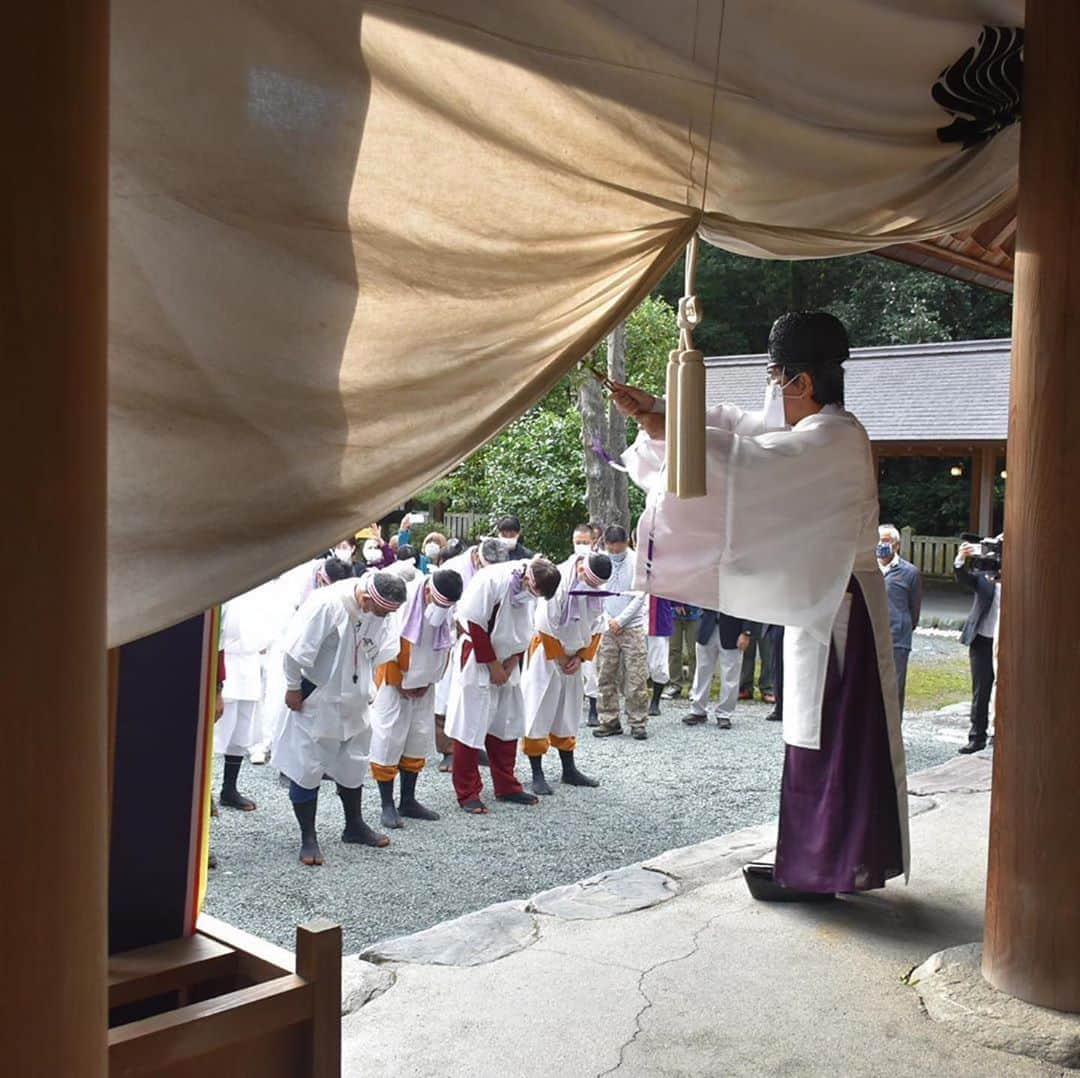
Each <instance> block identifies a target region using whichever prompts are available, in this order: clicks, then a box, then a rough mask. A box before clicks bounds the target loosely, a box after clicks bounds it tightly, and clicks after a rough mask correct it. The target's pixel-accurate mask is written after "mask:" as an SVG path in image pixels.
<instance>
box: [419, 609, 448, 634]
mask: <svg viewBox="0 0 1080 1078" xmlns="http://www.w3.org/2000/svg"><path fill="white" fill-rule="evenodd" d="M448 617H450V607H448V606H439V604H438V603H428V605H427V606H426V607H425V608H424V621H426V622H427V623H428V625H430V626H431V627H432V628H433V629H437V628H439V626H441V625H445V624H446V619H447V618H448Z"/></svg>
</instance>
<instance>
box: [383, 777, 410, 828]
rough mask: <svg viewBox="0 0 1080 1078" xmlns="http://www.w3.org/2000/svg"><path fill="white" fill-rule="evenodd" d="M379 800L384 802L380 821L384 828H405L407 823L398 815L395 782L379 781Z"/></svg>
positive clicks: (391, 780)
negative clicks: (395, 801)
mask: <svg viewBox="0 0 1080 1078" xmlns="http://www.w3.org/2000/svg"><path fill="white" fill-rule="evenodd" d="M379 800H380V801H381V802H382V812H381V813H380V814H379V819H380V820H381V821H382V825H383V827H390V828H395V827H404V826H405V823H404V821H403V820H402V819H401V817H400V816H399V815H398V810H397V805H395V804H394V780H393V779H388V780H382V779H380V780H379Z"/></svg>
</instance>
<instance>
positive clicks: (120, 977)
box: [109, 935, 237, 1007]
mask: <svg viewBox="0 0 1080 1078" xmlns="http://www.w3.org/2000/svg"><path fill="white" fill-rule="evenodd" d="M236 970H237V952H236V951H234V950H233V949H232V948H231V947H226V946H225V944H223V943H218V942H217V941H216V940H212V939H210V938H209V937H207V936H200V935H194V936H184V937H182V938H181V939H176V940H168V941H167V942H166V943H155V944H153V945H152V946H150V947H139V948H137V949H136V950H134V951H122V952H121V953H120V954H114V955H112V956H111V957H110V958H109V1006H110V1007H119V1006H122V1005H123V1004H125V1003H132V1002H134V1001H135V1000H139V999H149V998H151V997H153V996H158V995H162V994H164V993H165V992H173V991H177V990H179V989H181V988H190V987H191V986H192V985H196V984H202V983H205V982H206V981H210V980H216V979H218V978H221V977H232V976H234V975H235V973H236Z"/></svg>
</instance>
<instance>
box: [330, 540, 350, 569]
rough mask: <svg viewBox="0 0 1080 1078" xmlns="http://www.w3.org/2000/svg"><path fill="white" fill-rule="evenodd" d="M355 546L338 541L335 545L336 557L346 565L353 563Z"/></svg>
mask: <svg viewBox="0 0 1080 1078" xmlns="http://www.w3.org/2000/svg"><path fill="white" fill-rule="evenodd" d="M352 556H353V548H352V547H351V546H349V544H348V543H338V545H337V546H336V547H334V557H335V558H337V559H338V560H339V561H343V562H344V563H345V564H346V565H352Z"/></svg>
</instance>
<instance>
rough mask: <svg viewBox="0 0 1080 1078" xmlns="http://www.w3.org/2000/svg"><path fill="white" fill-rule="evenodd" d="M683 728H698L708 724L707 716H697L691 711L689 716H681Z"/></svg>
mask: <svg viewBox="0 0 1080 1078" xmlns="http://www.w3.org/2000/svg"><path fill="white" fill-rule="evenodd" d="M682 721H683V726H700V725H701V724H702V723H703V722H708V721H709V718H708V716H707V715H699V714H698V713H697V712H696V711H691V712H690V714H689V715H683V719H682Z"/></svg>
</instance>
